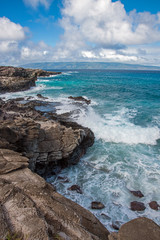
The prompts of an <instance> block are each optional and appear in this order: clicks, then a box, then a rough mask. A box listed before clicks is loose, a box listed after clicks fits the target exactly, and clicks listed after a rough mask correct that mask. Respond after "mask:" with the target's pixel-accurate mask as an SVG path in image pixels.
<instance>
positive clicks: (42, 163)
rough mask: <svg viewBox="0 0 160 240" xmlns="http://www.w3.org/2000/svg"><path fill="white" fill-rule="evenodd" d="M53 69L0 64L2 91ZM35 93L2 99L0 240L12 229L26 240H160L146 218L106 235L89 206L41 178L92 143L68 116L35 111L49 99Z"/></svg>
mask: <svg viewBox="0 0 160 240" xmlns="http://www.w3.org/2000/svg"><path fill="white" fill-rule="evenodd" d="M54 74H60V73H55V72H46V71H43V70H39V69H38V70H34V69H23V68H14V67H0V93H5V92H12V91H23V90H26V89H29V88H30V87H32V86H35V81H36V80H37V76H43V77H44V76H49V75H54ZM38 97H39V100H34V101H31V100H28V101H24V99H23V98H21V99H14V100H8V101H3V100H2V99H1V100H0V166H1V168H0V179H1V180H0V185H1V187H0V192H1V194H0V226H1V228H0V239H5V238H6V236H7V234H10V232H13V233H16V234H18V235H19V236H21V238H20V239H24V240H25V239H29V240H32V239H34V240H41V239H42V240H45V239H48V240H51V239H61V240H63V239H66V240H72V239H73V240H76V239H77V240H83V239H84V240H89V239H95V240H98V239H99V240H100V239H102V240H103V239H104V240H107V239H109V240H136V239H137V240H138V239H140V240H143V239H144V240H147V239H148V240H149V239H151V240H152V239H154V240H158V239H160V227H159V226H158V225H156V224H155V223H154V222H153V221H151V220H149V219H147V218H138V219H135V220H132V221H130V222H129V223H126V224H124V225H123V226H122V227H121V228H120V230H119V232H118V233H111V234H110V233H109V231H108V230H107V229H106V228H105V227H104V226H103V225H102V224H101V223H100V222H99V220H98V219H96V217H94V215H93V214H91V213H90V212H89V211H88V210H86V209H84V208H82V207H81V206H79V205H78V204H76V203H74V202H72V201H71V200H68V199H66V198H65V197H63V196H62V195H60V194H58V193H57V192H56V189H55V188H54V186H52V185H50V184H48V183H46V181H45V180H44V178H45V177H47V176H49V175H53V174H58V173H59V171H60V169H61V168H64V167H67V166H69V165H72V164H76V163H77V162H78V161H79V160H80V158H81V157H82V156H83V155H84V154H85V152H86V150H87V148H88V147H90V146H92V145H93V143H94V134H93V132H92V131H91V130H90V129H88V128H85V127H82V126H80V125H78V124H77V123H74V122H71V121H70V120H69V118H68V116H64V115H63V116H60V115H57V114H56V113H55V112H54V111H51V112H47V113H46V114H45V113H44V112H41V111H39V110H36V107H37V106H46V105H47V104H48V103H47V101H43V100H44V97H43V96H41V95H39V96H38ZM70 98H72V99H73V97H70ZM75 100H78V101H84V102H86V101H85V99H82V98H81V97H78V98H76V99H75ZM86 103H87V104H89V103H90V102H89V100H87V102H86ZM41 176H42V177H44V178H42V177H41ZM73 186H74V185H73ZM73 186H72V188H73V189H75V188H76V189H78V186H76V187H75V186H74V187H73ZM71 190H72V189H71ZM80 190H81V189H78V190H77V191H80ZM94 204H95V203H94ZM96 204H97V203H96ZM99 204H100V203H99Z"/></svg>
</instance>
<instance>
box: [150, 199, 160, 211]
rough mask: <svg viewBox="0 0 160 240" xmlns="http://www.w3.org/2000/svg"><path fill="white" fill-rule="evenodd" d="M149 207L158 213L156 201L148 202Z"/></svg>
mask: <svg viewBox="0 0 160 240" xmlns="http://www.w3.org/2000/svg"><path fill="white" fill-rule="evenodd" d="M149 206H150V208H152V209H153V210H156V211H158V209H159V207H160V205H159V204H158V203H157V202H156V201H152V202H150V203H149Z"/></svg>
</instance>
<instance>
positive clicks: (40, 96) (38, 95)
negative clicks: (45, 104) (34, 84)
mask: <svg viewBox="0 0 160 240" xmlns="http://www.w3.org/2000/svg"><path fill="white" fill-rule="evenodd" d="M37 97H38V98H41V99H48V98H47V97H43V96H42V95H41V94H40V93H38V94H37Z"/></svg>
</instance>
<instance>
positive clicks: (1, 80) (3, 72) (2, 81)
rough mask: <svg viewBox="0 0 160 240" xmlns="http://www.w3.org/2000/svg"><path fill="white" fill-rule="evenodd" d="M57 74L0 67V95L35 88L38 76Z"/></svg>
mask: <svg viewBox="0 0 160 240" xmlns="http://www.w3.org/2000/svg"><path fill="white" fill-rule="evenodd" d="M55 74H59V73H56V72H48V71H44V70H41V69H24V68H16V67H4V66H2V67H0V93H5V92H17V91H22V90H27V89H29V88H30V87H33V86H35V81H36V80H37V77H38V76H43V77H44V76H50V75H55Z"/></svg>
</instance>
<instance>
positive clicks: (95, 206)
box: [91, 202, 105, 209]
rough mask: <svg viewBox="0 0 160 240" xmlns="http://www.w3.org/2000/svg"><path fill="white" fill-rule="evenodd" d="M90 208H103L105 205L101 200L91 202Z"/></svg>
mask: <svg viewBox="0 0 160 240" xmlns="http://www.w3.org/2000/svg"><path fill="white" fill-rule="evenodd" d="M91 208H92V209H103V208H105V206H104V204H103V203H101V202H92V203H91Z"/></svg>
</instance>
